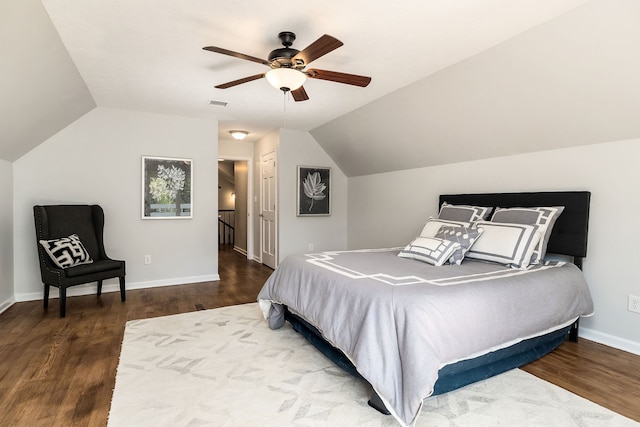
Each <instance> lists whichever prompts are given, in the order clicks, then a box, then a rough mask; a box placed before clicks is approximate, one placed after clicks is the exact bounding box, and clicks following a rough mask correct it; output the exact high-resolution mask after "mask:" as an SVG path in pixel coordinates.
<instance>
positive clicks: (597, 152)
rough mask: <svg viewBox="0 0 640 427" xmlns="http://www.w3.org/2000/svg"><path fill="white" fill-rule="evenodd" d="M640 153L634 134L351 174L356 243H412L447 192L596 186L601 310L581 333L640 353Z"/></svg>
mask: <svg viewBox="0 0 640 427" xmlns="http://www.w3.org/2000/svg"><path fill="white" fill-rule="evenodd" d="M639 157H640V139H634V140H627V141H618V142H611V143H603V144H596V145H588V146H583V147H575V148H566V149H560V150H552V151H544V152H538V153H531V154H524V155H517V156H508V157H499V158H493V159H488V160H479V161H473V162H465V163H458V164H449V165H443V166H433V167H426V168H420V169H412V170H405V171H398V172H390V173H384V174H378V175H369V176H361V177H354V178H350V179H349V219H348V230H349V236H348V243H349V247H350V248H351V249H354V248H363V247H385V246H399V245H405V244H406V243H408V242H409V241H410V240H411V239H412V238H413V237H415V236H416V235H417V234H418V233H419V231H420V229H421V227H422V225H423V224H424V221H425V220H426V219H427V218H428V217H429V216H430V215H435V214H437V212H438V195H439V194H443V193H478V192H505V191H553V190H587V191H590V192H591V210H590V221H589V243H588V253H587V257H586V259H585V260H584V273H585V276H586V278H587V281H588V283H589V287H590V289H591V293H592V295H593V299H594V303H595V310H596V314H595V315H594V316H593V317H590V318H585V319H583V321H582V323H581V335H583V336H584V337H586V338H589V339H592V340H595V341H599V342H602V343H605V344H608V345H611V346H614V347H617V348H622V349H625V350H628V351H631V352H634V353H637V354H640V315H638V314H635V313H631V312H629V311H627V295H629V294H633V295H640V281H639V280H638V273H637V271H638V270H637V259H638V258H639V255H640V250H639V249H638V244H637V241H638V240H639V237H640V232H638V227H637V224H638V212H640V197H639V196H640V190H638V183H639V182H640V169H639V168H638V158H639Z"/></svg>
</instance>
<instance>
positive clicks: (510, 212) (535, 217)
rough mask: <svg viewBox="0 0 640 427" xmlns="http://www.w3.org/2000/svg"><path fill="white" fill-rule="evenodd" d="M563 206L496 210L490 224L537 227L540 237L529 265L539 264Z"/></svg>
mask: <svg viewBox="0 0 640 427" xmlns="http://www.w3.org/2000/svg"><path fill="white" fill-rule="evenodd" d="M563 210H564V206H553V207H539V208H499V207H498V208H496V210H495V212H494V214H493V217H492V218H491V222H509V223H514V224H529V225H537V226H538V230H539V231H540V232H541V233H542V237H541V238H540V241H539V242H538V244H537V246H536V247H535V249H534V251H533V255H532V256H531V264H540V263H541V262H542V260H543V259H544V256H545V255H546V253H547V245H548V244H549V237H551V231H552V230H553V226H554V224H555V223H556V220H557V219H558V217H559V216H560V214H561V213H562V211H563Z"/></svg>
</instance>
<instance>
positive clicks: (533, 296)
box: [258, 249, 593, 425]
mask: <svg viewBox="0 0 640 427" xmlns="http://www.w3.org/2000/svg"><path fill="white" fill-rule="evenodd" d="M398 251H399V250H398V249H383V250H372V251H347V252H326V253H320V254H310V255H309V254H308V255H293V256H289V257H287V258H286V259H285V260H284V261H283V262H282V263H281V264H280V266H279V267H278V268H277V269H276V270H275V271H274V272H273V274H272V275H271V277H270V278H269V279H268V280H267V282H266V283H265V284H264V287H263V288H262V290H261V291H260V294H259V295H258V301H259V302H260V307H261V308H262V310H263V312H264V314H265V317H266V318H267V319H268V321H269V326H270V327H271V328H272V329H276V328H279V327H281V326H282V324H283V323H284V313H283V310H282V305H286V306H287V307H289V308H290V309H291V310H292V311H293V312H295V313H296V314H299V315H300V316H302V317H303V318H304V319H305V320H307V321H308V322H309V323H311V324H312V325H314V326H315V327H316V328H317V329H318V330H319V331H320V332H321V333H322V335H323V336H324V338H325V339H326V340H327V341H328V342H330V343H331V344H332V345H333V346H335V347H337V348H338V349H340V350H341V351H342V352H344V353H345V355H347V357H348V358H349V359H350V360H351V362H352V363H353V364H354V365H355V366H356V368H357V369H358V372H360V374H361V375H362V376H363V377H364V378H366V379H367V381H368V382H369V383H370V384H371V386H372V387H373V388H374V390H375V391H376V392H377V393H378V395H379V396H380V397H381V398H382V400H383V402H384V403H385V405H386V406H387V408H388V409H389V410H390V411H391V413H392V414H393V415H394V417H395V418H396V419H397V420H398V421H399V422H400V423H401V424H402V425H412V424H413V423H414V422H415V420H416V417H417V415H418V414H419V412H420V408H421V406H422V400H423V399H424V398H426V397H428V396H430V395H431V394H432V393H433V386H434V384H435V382H436V380H437V378H438V370H439V369H440V368H441V367H443V366H445V365H447V364H450V363H454V362H457V361H459V360H463V359H469V358H473V357H477V356H480V355H482V354H486V353H488V352H490V351H493V350H496V349H500V348H504V347H507V346H509V345H512V344H515V343H517V342H519V341H522V340H524V339H527V338H531V337H535V336H539V335H543V334H544V333H547V332H550V331H553V330H556V329H558V328H559V327H561V326H566V325H569V324H571V323H572V322H573V321H575V319H576V318H578V317H579V316H585V315H590V314H592V312H593V303H592V301H591V296H590V294H589V290H588V287H587V285H586V283H585V280H584V278H583V275H582V273H581V272H580V270H579V269H578V268H577V267H575V266H574V265H572V264H564V263H553V264H549V265H545V266H536V267H534V268H531V269H529V270H514V269H510V268H507V267H504V266H500V265H497V264H492V263H483V262H474V261H464V262H463V263H462V265H460V266H449V265H445V266H442V267H433V266H430V265H428V264H425V263H422V262H419V261H415V260H409V259H403V258H399V257H398V256H397V254H398Z"/></svg>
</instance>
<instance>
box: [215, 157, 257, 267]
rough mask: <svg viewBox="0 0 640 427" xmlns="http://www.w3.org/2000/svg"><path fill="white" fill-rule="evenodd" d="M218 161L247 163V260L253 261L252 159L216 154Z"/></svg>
mask: <svg viewBox="0 0 640 427" xmlns="http://www.w3.org/2000/svg"><path fill="white" fill-rule="evenodd" d="M218 158H219V159H223V160H229V161H233V162H236V161H237V162H247V217H246V218H245V220H246V221H247V259H251V260H252V259H253V243H254V242H253V203H252V201H253V157H243V156H227V155H224V154H218Z"/></svg>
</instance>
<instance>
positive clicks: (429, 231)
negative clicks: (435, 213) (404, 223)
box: [420, 217, 471, 237]
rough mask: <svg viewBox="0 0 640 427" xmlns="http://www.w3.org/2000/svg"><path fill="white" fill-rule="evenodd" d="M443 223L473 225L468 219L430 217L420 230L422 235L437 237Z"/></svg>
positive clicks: (456, 225) (458, 225) (453, 225)
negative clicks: (454, 219) (453, 219)
mask: <svg viewBox="0 0 640 427" xmlns="http://www.w3.org/2000/svg"><path fill="white" fill-rule="evenodd" d="M443 225H448V226H452V227H471V223H470V222H466V221H449V220H443V219H436V218H434V217H430V218H429V219H428V220H427V223H426V224H425V225H424V227H423V228H422V231H421V232H420V237H435V235H436V234H437V233H438V231H439V230H440V227H442V226H443Z"/></svg>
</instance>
